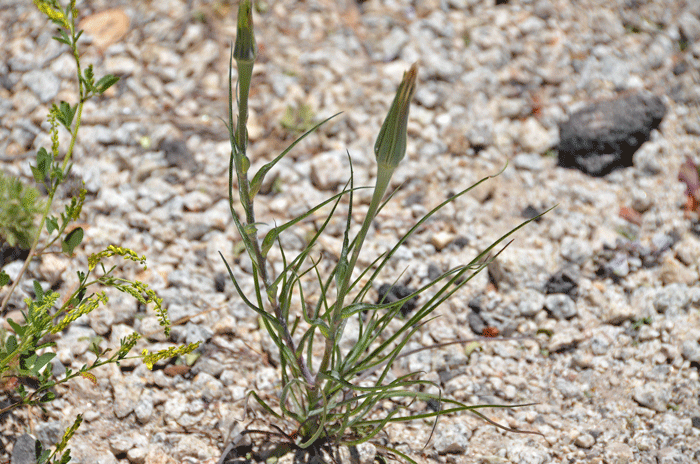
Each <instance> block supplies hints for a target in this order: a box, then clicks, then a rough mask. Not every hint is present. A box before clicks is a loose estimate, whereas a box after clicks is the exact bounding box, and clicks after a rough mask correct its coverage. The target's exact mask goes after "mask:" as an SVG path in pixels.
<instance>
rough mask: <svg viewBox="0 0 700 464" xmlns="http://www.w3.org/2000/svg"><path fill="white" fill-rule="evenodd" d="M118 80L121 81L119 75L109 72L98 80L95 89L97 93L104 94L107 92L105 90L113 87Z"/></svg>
mask: <svg viewBox="0 0 700 464" xmlns="http://www.w3.org/2000/svg"><path fill="white" fill-rule="evenodd" d="M117 82H119V77H117V76H113V75H112V74H107V75H106V76H104V77H103V78H102V79H100V80H99V81H97V83H96V84H95V90H96V91H97V93H100V94H102V93H104V92H105V90H107V89H108V88H110V87H112V86H113V85H114V84H116V83H117Z"/></svg>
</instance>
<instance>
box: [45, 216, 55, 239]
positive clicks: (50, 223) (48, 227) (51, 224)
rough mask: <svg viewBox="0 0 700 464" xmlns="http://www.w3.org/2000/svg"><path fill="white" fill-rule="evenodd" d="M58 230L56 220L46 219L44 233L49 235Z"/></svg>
mask: <svg viewBox="0 0 700 464" xmlns="http://www.w3.org/2000/svg"><path fill="white" fill-rule="evenodd" d="M55 230H58V219H57V218H56V217H54V216H49V217H47V218H46V231H47V232H48V233H49V235H51V234H52V233H53V231H55Z"/></svg>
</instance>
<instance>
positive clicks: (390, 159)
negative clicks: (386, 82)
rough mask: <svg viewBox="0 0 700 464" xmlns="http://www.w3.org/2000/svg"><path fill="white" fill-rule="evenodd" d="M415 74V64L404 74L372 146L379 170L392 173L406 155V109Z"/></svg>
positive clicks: (409, 101) (411, 94)
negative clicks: (386, 169) (383, 169)
mask: <svg viewBox="0 0 700 464" xmlns="http://www.w3.org/2000/svg"><path fill="white" fill-rule="evenodd" d="M417 73H418V68H417V66H416V64H415V63H414V64H413V66H411V68H410V69H409V70H408V71H407V72H405V73H404V75H403V80H402V81H401V85H399V89H398V90H397V91H396V96H395V97H394V102H393V103H392V104H391V109H389V114H387V116H386V119H385V120H384V124H382V128H381V130H380V131H379V136H378V137H377V142H376V143H375V144H374V154H375V156H376V157H377V164H378V165H379V167H380V169H381V168H389V169H391V170H392V171H393V170H394V169H396V166H398V165H399V163H400V162H401V160H402V159H403V157H404V155H405V154H406V126H407V124H408V109H409V107H410V105H411V97H413V93H414V92H415V90H416V75H417Z"/></svg>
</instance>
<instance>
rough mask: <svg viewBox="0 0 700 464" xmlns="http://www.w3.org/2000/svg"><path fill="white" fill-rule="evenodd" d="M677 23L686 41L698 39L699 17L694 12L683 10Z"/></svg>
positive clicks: (699, 30)
mask: <svg viewBox="0 0 700 464" xmlns="http://www.w3.org/2000/svg"><path fill="white" fill-rule="evenodd" d="M678 24H679V25H680V29H681V33H682V34H683V36H685V39H686V40H687V41H689V42H698V41H700V19H698V18H697V17H696V16H695V15H694V14H692V13H691V12H690V11H685V12H683V14H681V17H680V18H678Z"/></svg>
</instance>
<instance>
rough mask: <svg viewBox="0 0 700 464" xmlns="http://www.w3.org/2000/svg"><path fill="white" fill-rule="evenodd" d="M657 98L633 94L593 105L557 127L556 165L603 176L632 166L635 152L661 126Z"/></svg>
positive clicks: (661, 106) (662, 109) (660, 105)
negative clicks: (558, 135) (558, 137)
mask: <svg viewBox="0 0 700 464" xmlns="http://www.w3.org/2000/svg"><path fill="white" fill-rule="evenodd" d="M665 114H666V107H665V105H664V103H663V101H662V100H661V98H660V97H657V96H653V95H646V94H632V95H629V96H625V97H620V98H617V99H614V100H605V101H601V102H597V103H592V104H590V105H588V106H586V107H585V108H583V109H580V110H578V111H576V112H574V113H573V114H572V115H571V116H570V118H569V120H568V121H566V122H564V123H562V124H560V125H559V131H560V142H559V166H562V167H567V168H575V169H579V170H581V171H583V172H585V173H586V174H589V175H591V176H604V175H606V174H608V173H610V172H611V171H613V170H615V169H619V168H622V167H628V166H632V159H633V155H634V152H636V151H637V149H638V148H639V147H640V146H641V145H642V144H643V143H644V142H646V141H647V140H649V135H650V133H651V130H652V129H656V128H657V127H659V125H660V124H661V120H662V119H663V117H664V115H665Z"/></svg>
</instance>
